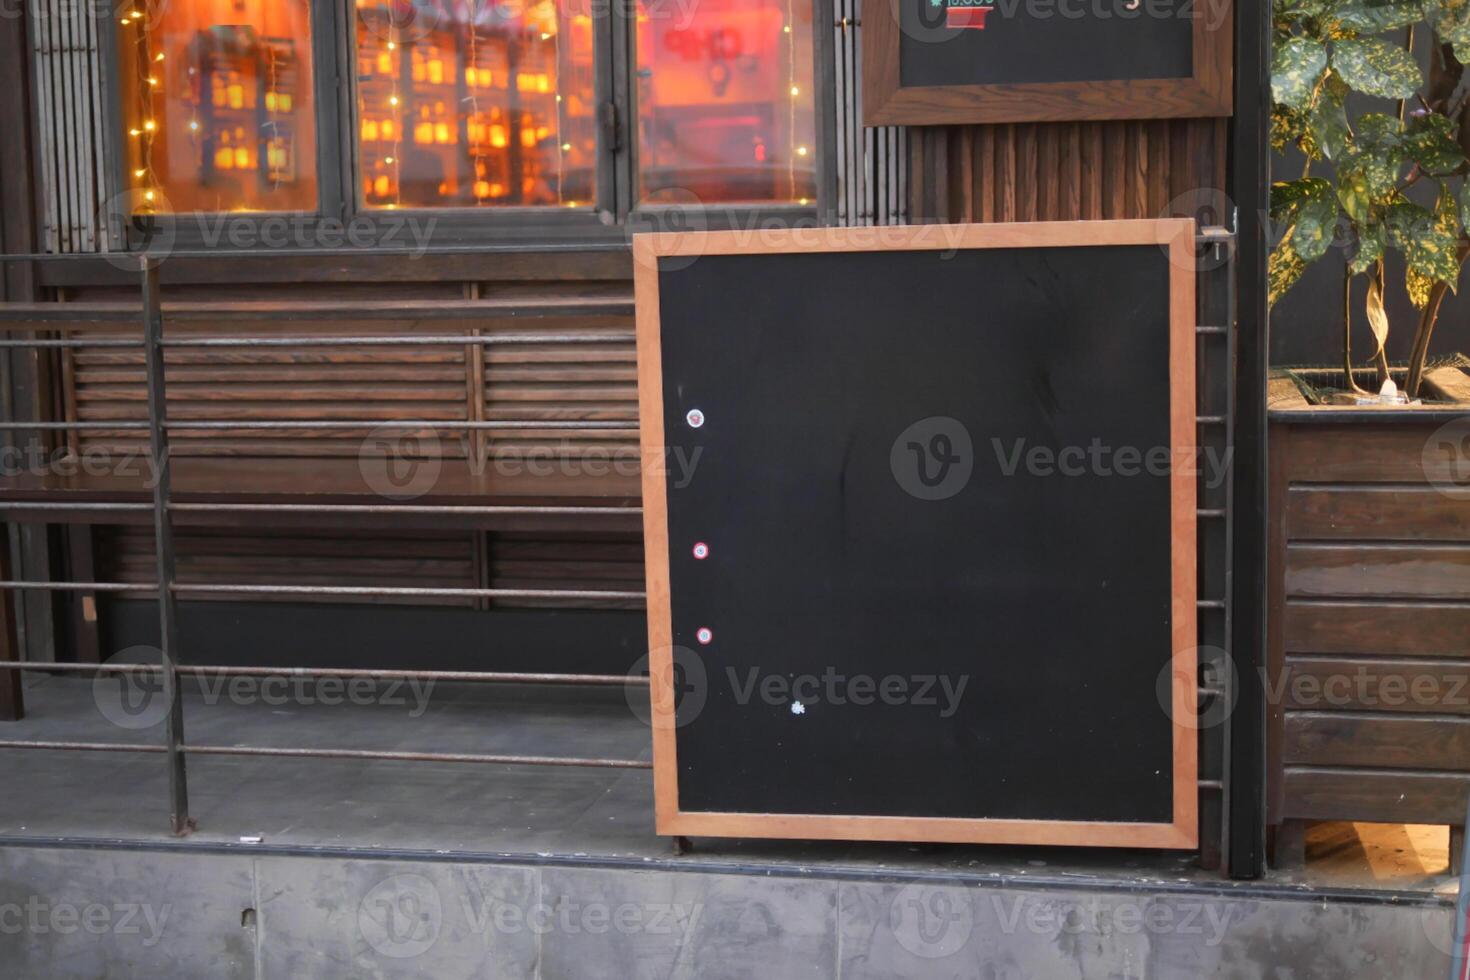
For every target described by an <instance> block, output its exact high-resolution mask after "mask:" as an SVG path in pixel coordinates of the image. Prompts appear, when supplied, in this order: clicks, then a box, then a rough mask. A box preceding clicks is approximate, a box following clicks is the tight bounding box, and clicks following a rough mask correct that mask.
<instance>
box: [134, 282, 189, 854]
mask: <svg viewBox="0 0 1470 980" xmlns="http://www.w3.org/2000/svg"><path fill="white" fill-rule="evenodd" d="M141 261H142V274H143V349H144V359H145V363H146V367H147V376H148V439H149V445H150V447H151V448H152V451H153V521H154V537H155V541H156V545H157V552H158V621H159V642H158V645H159V648H160V649H161V651H162V653H163V696H164V699H165V700H166V701H167V703H168V714H167V715H166V716H165V718H164V737H165V739H166V740H167V754H168V795H169V812H170V818H171V821H172V824H173V832H174V833H175V834H176V835H178V836H183V835H185V834H187V833H189V831H190V830H192V829H193V827H194V821H193V820H191V819H189V788H188V780H187V778H186V776H185V774H184V752H183V744H184V702H183V699H182V697H181V696H180V693H179V672H178V654H179V617H178V600H177V598H176V597H175V596H174V588H173V587H174V578H175V574H174V535H173V524H172V523H171V518H170V516H169V449H168V427H167V424H166V423H167V418H168V405H167V394H166V388H165V386H164V378H163V344H162V341H163V304H162V300H161V299H160V296H159V287H158V261H157V260H156V259H154V258H152V257H150V256H145V257H144V258H143V259H142V260H141Z"/></svg>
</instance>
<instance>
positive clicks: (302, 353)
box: [61, 281, 638, 465]
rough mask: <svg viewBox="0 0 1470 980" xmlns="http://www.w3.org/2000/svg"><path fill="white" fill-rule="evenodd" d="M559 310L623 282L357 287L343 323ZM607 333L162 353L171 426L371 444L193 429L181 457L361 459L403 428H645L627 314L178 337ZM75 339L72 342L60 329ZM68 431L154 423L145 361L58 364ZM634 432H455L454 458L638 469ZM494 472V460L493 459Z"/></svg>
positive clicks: (84, 356)
mask: <svg viewBox="0 0 1470 980" xmlns="http://www.w3.org/2000/svg"><path fill="white" fill-rule="evenodd" d="M533 290H534V291H538V292H540V293H541V294H547V295H551V296H557V297H573V296H586V295H593V296H628V297H630V294H631V284H628V283H625V282H616V281H614V282H595V283H591V284H588V283H576V282H572V283H566V284H564V285H560V288H557V287H553V288H551V289H547V287H546V286H544V285H536V286H532V285H529V284H510V285H506V284H496V286H495V287H493V288H487V287H482V285H481V284H479V283H460V282H444V283H424V284H418V285H414V286H410V287H399V288H394V289H392V290H391V291H390V290H385V289H382V288H377V289H375V288H373V287H370V286H365V285H356V286H353V287H351V288H350V290H348V291H347V294H346V295H342V296H341V297H340V298H341V300H342V304H343V309H344V311H350V310H351V309H352V308H353V306H354V304H357V303H361V302H363V301H365V300H369V299H375V298H390V299H392V300H411V299H438V300H445V299H454V298H458V297H463V296H465V295H466V294H474V295H485V294H487V293H489V294H493V295H496V296H504V297H507V298H514V297H517V296H520V295H523V294H526V293H530V292H532V291H533ZM282 294H284V295H286V296H291V295H300V296H301V298H302V299H304V300H309V301H312V302H320V301H321V300H323V299H332V298H333V297H334V295H335V294H336V291H335V290H332V289H330V288H328V289H322V288H312V289H310V290H302V289H290V288H287V289H284V290H283V289H281V288H280V287H276V288H274V289H272V290H271V296H272V298H277V299H279V298H281V296H282ZM66 296H67V298H69V299H71V300H75V301H92V302H129V301H132V302H136V292H135V291H134V292H131V293H130V292H129V291H128V290H116V289H110V288H109V289H68V290H66ZM241 298H260V297H259V295H258V291H256V290H248V289H247V290H241V289H238V288H229V287H224V288H221V287H186V288H178V289H171V290H168V291H167V292H166V299H167V300H171V301H176V302H227V301H230V300H236V299H241ZM496 332H499V333H507V332H509V333H515V334H531V335H534V334H538V333H566V332H576V333H607V334H609V335H610V337H609V340H608V342H607V343H606V344H597V345H583V344H578V345H575V346H567V345H556V344H549V343H548V344H538V343H534V342H533V343H526V344H513V345H505V346H495V347H488V348H487V347H482V346H479V345H470V346H467V347H463V348H454V347H417V348H415V347H382V348H377V347H348V348H344V347H329V346H322V347H292V348H257V349H254V350H250V349H220V348H214V349H194V350H189V349H171V350H168V351H167V352H166V354H165V364H166V366H167V373H166V377H167V381H168V402H169V413H170V416H171V417H172V418H174V419H181V420H182V419H191V418H192V419H231V418H239V419H254V420H262V421H264V420H286V419H291V420H308V421H309V420H312V419H336V420H363V421H364V423H365V424H364V427H363V428H362V429H360V430H358V429H352V430H345V429H344V430H336V431H332V430H297V431H295V432H291V433H269V432H266V433H261V432H255V433H251V432H249V431H247V430H238V431H233V430H215V431H204V430H193V431H191V430H188V429H180V430H177V431H175V433H174V434H173V436H174V440H175V445H174V448H175V451H176V452H177V453H178V454H179V455H181V456H198V455H207V456H318V457H319V456H354V455H356V454H357V452H358V451H359V448H360V446H361V444H362V440H363V438H364V436H365V435H367V434H368V433H369V432H370V431H371V428H372V423H374V422H380V421H386V420H392V419H414V420H419V419H422V420H430V421H443V420H454V421H464V420H475V421H479V420H513V421H536V420H558V421H591V422H620V423H630V422H631V423H636V422H637V420H638V395H637V389H636V369H635V364H634V360H635V355H634V346H633V343H632V341H631V340H620V339H616V338H615V337H613V336H611V335H618V334H623V335H629V336H631V333H632V320H631V318H630V317H626V316H565V317H560V316H559V317H547V318H528V319H515V318H504V319H497V318H466V319H464V320H448V321H446V320H432V321H429V320H425V321H415V320H383V319H376V320H369V321H361V322H358V321H353V320H351V319H348V318H346V317H345V316H344V319H342V320H336V321H323V320H321V319H319V318H313V319H302V320H293V319H292V318H291V316H290V314H289V312H287V313H284V314H281V315H277V316H274V317H272V318H271V319H270V320H262V321H258V322H240V321H238V320H231V321H228V322H221V323H218V324H212V323H208V322H178V323H174V324H171V325H170V326H169V334H170V335H171V336H180V335H200V336H209V335H215V336H221V335H233V336H238V335H240V334H249V335H253V336H291V335H296V336H301V335H311V336H346V335H358V336H371V335H375V334H377V335H391V334H423V333H433V334H454V335H459V334H463V335H465V336H470V335H475V334H482V333H485V334H488V333H496ZM63 333H65V331H63ZM79 335H80V336H85V337H95V338H105V337H110V336H136V330H135V329H133V328H131V327H124V326H119V327H118V329H117V330H115V331H97V330H90V331H88V332H87V333H86V334H79ZM61 365H62V381H63V390H64V393H65V398H66V402H67V413H66V414H67V417H68V418H70V419H76V420H81V421H112V420H132V421H139V420H144V419H146V418H147V392H146V388H145V383H144V373H143V355H142V352H141V351H133V350H116V349H107V348H101V347H98V348H85V347H84V348H80V349H77V350H74V351H66V352H64V353H63V355H62V356H61ZM146 444H147V437H146V434H144V433H142V432H138V431H132V432H129V431H128V430H106V429H102V430H88V431H86V432H83V433H81V434H80V435H78V436H76V437H75V438H74V443H73V445H74V448H77V449H79V450H88V451H92V452H109V453H132V452H136V451H138V450H140V449H141V448H143V447H145V446H146ZM637 444H638V438H637V432H636V431H635V430H630V429H592V430H577V431H575V432H573V431H568V430H551V429H547V430H540V429H524V430H515V431H513V432H506V433H495V434H493V435H491V434H483V435H478V436H470V435H467V434H464V433H447V434H445V436H444V437H443V438H442V439H441V440H440V444H439V447H440V453H441V455H442V456H443V457H444V458H451V459H458V458H466V457H468V456H470V455H472V454H477V453H478V454H485V453H488V454H489V455H490V456H492V457H496V458H500V457H511V458H522V459H524V458H540V459H547V458H555V459H559V460H580V459H587V460H590V461H591V462H592V463H593V464H594V465H596V464H597V463H598V462H600V461H604V460H613V459H620V458H629V459H636V457H637ZM481 458H483V455H482V457H481Z"/></svg>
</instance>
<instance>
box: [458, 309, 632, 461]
mask: <svg viewBox="0 0 1470 980" xmlns="http://www.w3.org/2000/svg"><path fill="white" fill-rule="evenodd" d="M600 326H601V328H602V329H606V330H609V331H612V330H624V331H626V330H627V329H629V328H630V327H631V324H629V323H626V322H621V321H605V322H604V323H602V324H601V325H600ZM517 332H518V333H534V332H535V330H534V329H530V330H522V331H517ZM582 353H584V352H582V351H581V350H580V349H579V350H577V351H576V352H572V351H568V350H567V349H566V348H564V347H559V346H556V345H553V344H535V343H528V344H508V345H503V346H502V345H496V346H494V347H491V348H489V349H487V350H486V351H485V354H484V357H485V364H484V379H485V380H484V417H485V418H486V419H488V420H492V421H516V422H526V421H539V420H548V419H551V420H557V421H574V422H618V423H625V424H626V423H636V422H637V421H638V382H637V364H636V362H637V355H636V351H635V349H634V345H633V343H632V342H631V341H616V342H609V343H608V344H605V345H601V344H600V345H597V346H596V347H594V348H592V349H590V350H589V351H587V352H585V353H586V355H587V357H588V359H584V360H574V359H573V355H574V354H582ZM486 447H487V452H488V453H489V455H490V456H491V457H492V458H494V459H501V460H505V459H525V458H541V459H557V460H592V461H596V462H601V463H607V462H610V461H612V460H615V459H626V460H636V458H637V456H638V433H637V430H636V428H610V429H579V430H562V431H557V430H554V429H545V430H533V429H517V430H513V431H504V432H492V433H491V434H490V435H489V436H488V437H487V440H486Z"/></svg>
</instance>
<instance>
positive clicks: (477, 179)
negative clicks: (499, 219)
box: [461, 0, 490, 207]
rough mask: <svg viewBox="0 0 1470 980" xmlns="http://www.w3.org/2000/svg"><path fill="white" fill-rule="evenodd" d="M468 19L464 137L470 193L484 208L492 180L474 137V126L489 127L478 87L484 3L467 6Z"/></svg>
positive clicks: (463, 75)
mask: <svg viewBox="0 0 1470 980" xmlns="http://www.w3.org/2000/svg"><path fill="white" fill-rule="evenodd" d="M465 13H466V18H465V19H466V20H468V21H469V30H470V36H469V51H468V52H467V53H466V55H465V71H464V72H462V73H461V74H462V77H463V78H464V80H465V91H466V92H468V93H469V94H468V95H467V96H465V100H464V101H465V103H467V104H468V106H469V109H468V111H467V113H466V115H465V126H464V136H465V143H466V149H467V151H468V152H469V156H470V166H471V167H472V168H473V169H474V179H473V180H471V181H470V192H471V193H472V194H474V195H475V206H476V207H480V206H481V205H483V204H484V203H485V198H486V197H488V196H489V194H490V182H489V181H487V180H486V179H485V176H486V174H485V156H484V151H483V150H482V149H481V147H480V144H479V143H478V142H477V141H475V140H474V139H473V138H472V137H471V133H472V131H473V129H474V128H475V127H476V126H478V127H480V128H481V129H486V128H488V127H486V126H485V123H484V121H483V120H481V119H480V97H479V95H477V94H476V92H475V90H476V89H477V88H478V87H479V83H480V5H479V3H477V2H475V0H470V3H469V4H468V6H467V9H466V12H465Z"/></svg>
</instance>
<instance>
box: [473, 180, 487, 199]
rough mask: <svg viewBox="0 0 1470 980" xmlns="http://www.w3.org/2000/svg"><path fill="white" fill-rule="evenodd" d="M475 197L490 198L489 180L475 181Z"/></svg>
mask: <svg viewBox="0 0 1470 980" xmlns="http://www.w3.org/2000/svg"><path fill="white" fill-rule="evenodd" d="M475 196H476V197H489V196H490V182H489V181H488V180H477V181H475Z"/></svg>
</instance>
